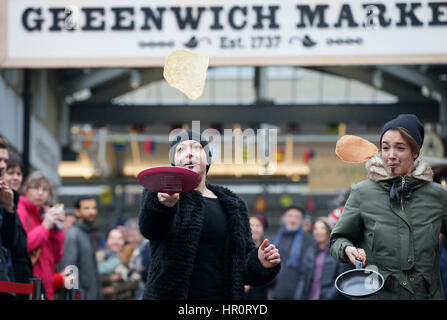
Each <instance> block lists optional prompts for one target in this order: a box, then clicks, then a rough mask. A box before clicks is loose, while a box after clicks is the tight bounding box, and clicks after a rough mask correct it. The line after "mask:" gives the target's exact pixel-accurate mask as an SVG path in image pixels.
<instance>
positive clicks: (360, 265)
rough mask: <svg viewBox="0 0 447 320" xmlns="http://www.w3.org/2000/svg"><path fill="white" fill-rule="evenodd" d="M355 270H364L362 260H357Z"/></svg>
mask: <svg viewBox="0 0 447 320" xmlns="http://www.w3.org/2000/svg"><path fill="white" fill-rule="evenodd" d="M355 268H356V269H362V268H363V262H362V260H359V259H355Z"/></svg>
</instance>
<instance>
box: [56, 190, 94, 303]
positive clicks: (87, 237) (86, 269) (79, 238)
mask: <svg viewBox="0 0 447 320" xmlns="http://www.w3.org/2000/svg"><path fill="white" fill-rule="evenodd" d="M74 208H75V214H76V216H77V217H78V221H77V222H76V223H75V225H74V226H73V227H72V228H69V229H68V230H67V231H66V234H65V244H64V256H63V257H62V261H61V263H60V265H59V266H60V268H65V267H67V266H70V265H74V266H76V267H77V268H78V272H79V273H78V275H79V289H81V292H82V294H83V297H81V298H82V299H85V300H97V299H102V291H101V279H100V277H99V274H98V268H97V261H96V248H95V241H94V239H93V237H92V233H94V232H95V231H96V228H95V227H94V222H95V219H96V216H97V214H98V210H97V206H96V200H95V199H94V198H93V197H91V196H81V197H79V198H78V199H76V201H75V203H74Z"/></svg>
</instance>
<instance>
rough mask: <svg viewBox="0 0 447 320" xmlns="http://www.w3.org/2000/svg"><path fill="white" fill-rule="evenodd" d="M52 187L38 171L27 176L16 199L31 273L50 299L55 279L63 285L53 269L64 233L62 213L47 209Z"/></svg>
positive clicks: (59, 210) (59, 275)
mask: <svg viewBox="0 0 447 320" xmlns="http://www.w3.org/2000/svg"><path fill="white" fill-rule="evenodd" d="M52 199H53V188H52V186H51V183H50V181H49V180H48V178H47V177H45V175H43V174H42V173H41V172H39V171H35V172H33V173H32V174H30V175H29V176H28V178H27V179H26V181H25V183H24V185H23V196H20V198H19V204H18V208H17V213H18V215H19V217H20V221H21V222H22V224H23V226H24V227H25V230H26V232H27V237H28V253H29V255H30V258H31V262H32V264H33V274H34V276H35V277H38V278H40V279H42V283H43V287H44V292H45V294H46V296H47V298H48V299H49V300H53V297H54V292H55V289H58V288H57V287H56V288H55V286H54V284H55V280H57V283H59V284H61V285H63V279H64V277H63V275H62V274H56V276H55V267H56V264H58V263H59V262H60V261H61V258H62V256H63V253H64V241H65V233H64V231H63V229H62V221H63V220H64V210H63V208H61V207H50V206H49V203H50V202H51V201H52Z"/></svg>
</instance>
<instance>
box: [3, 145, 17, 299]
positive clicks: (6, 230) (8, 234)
mask: <svg viewBox="0 0 447 320" xmlns="http://www.w3.org/2000/svg"><path fill="white" fill-rule="evenodd" d="M8 158H9V152H8V142H7V141H6V140H5V139H3V138H1V137H0V281H11V279H10V278H9V276H8V260H7V256H6V255H5V251H4V250H3V249H2V248H3V247H4V248H6V249H11V248H12V247H13V245H14V241H15V238H16V233H15V230H16V214H15V208H14V193H13V191H12V189H11V188H10V187H9V186H8V184H7V183H6V181H5V179H4V174H5V170H6V164H7V161H8ZM0 298H6V299H12V298H13V297H12V296H11V295H10V294H7V293H0Z"/></svg>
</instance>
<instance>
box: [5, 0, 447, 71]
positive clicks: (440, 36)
mask: <svg viewBox="0 0 447 320" xmlns="http://www.w3.org/2000/svg"><path fill="white" fill-rule="evenodd" d="M0 19H1V20H0V34H1V37H0V40H1V41H0V46H1V47H0V67H11V68H13V67H31V68H33V67H35V68H42V67H109V66H110V67H117V66H120V67H123V66H128V67H150V66H162V65H164V61H165V57H166V56H167V55H168V54H169V53H170V52H171V51H172V50H174V49H178V48H186V49H190V50H193V51H199V52H202V53H206V54H208V55H209V56H210V65H339V64H342V65H343V64H345V65H353V64H388V63H398V64H402V63H447V1H440V0H419V1H402V0H386V1H385V0H378V1H376V0H374V1H367V0H365V1H360V0H307V1H306V0H304V1H301V0H276V1H275V0H269V1H259V0H246V1H235V0H225V1H224V0H220V1H216V0H214V1H213V0H194V1H193V0H177V1H175V0H151V1H147V0H133V1H124V0H107V1H106V0H39V1H36V0H0Z"/></svg>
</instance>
